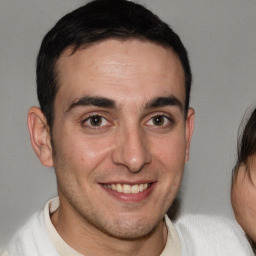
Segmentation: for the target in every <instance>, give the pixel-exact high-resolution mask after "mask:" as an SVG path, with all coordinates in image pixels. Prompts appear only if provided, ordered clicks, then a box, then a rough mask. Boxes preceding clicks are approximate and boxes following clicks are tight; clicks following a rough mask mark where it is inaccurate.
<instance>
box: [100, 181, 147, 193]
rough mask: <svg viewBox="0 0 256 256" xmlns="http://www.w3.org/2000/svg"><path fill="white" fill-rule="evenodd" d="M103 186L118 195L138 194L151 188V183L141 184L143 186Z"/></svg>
mask: <svg viewBox="0 0 256 256" xmlns="http://www.w3.org/2000/svg"><path fill="white" fill-rule="evenodd" d="M103 186H104V187H105V188H107V189H111V190H113V191H117V192H119V193H124V194H138V193H141V192H143V191H145V190H146V189H148V188H149V187H150V186H151V183H143V184H135V185H129V184H119V183H118V184H103Z"/></svg>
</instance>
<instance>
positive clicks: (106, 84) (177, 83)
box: [28, 40, 194, 255]
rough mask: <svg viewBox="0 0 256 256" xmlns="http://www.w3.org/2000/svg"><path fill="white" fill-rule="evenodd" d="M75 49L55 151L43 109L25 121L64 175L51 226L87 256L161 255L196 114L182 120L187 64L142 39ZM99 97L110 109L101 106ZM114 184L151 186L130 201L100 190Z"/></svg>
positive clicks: (65, 76)
mask: <svg viewBox="0 0 256 256" xmlns="http://www.w3.org/2000/svg"><path fill="white" fill-rule="evenodd" d="M71 52H72V49H67V50H66V51H65V52H64V53H63V54H62V55H61V57H60V59H59V60H58V63H57V73H58V82H59V84H60V89H59V91H58V93H57V95H56V100H55V107H54V108H55V109H54V111H55V120H54V125H53V131H52V136H53V137H52V140H53V145H51V140H50V133H49V128H48V126H47V122H46V120H45V117H44V116H43V114H42V113H41V111H40V109H38V108H35V107H33V108H31V109H30V111H29V115H28V126H29V130H30V134H31V142H32V146H33V148H34V150H35V152H36V154H37V155H38V157H39V159H40V160H41V162H42V164H44V165H45V166H52V165H53V166H54V168H55V171H56V175H57V181H58V194H59V197H60V207H59V209H58V210H57V211H56V212H54V214H53V215H52V216H51V219H52V222H53V224H54V226H55V227H56V229H57V231H58V232H59V234H60V235H61V237H62V238H63V239H64V240H65V241H66V242H67V243H68V244H69V245H70V246H72V247H73V248H74V249H75V250H77V251H79V252H80V253H82V254H85V255H132V254H133V253H136V255H160V253H161V252H162V250H163V249H164V247H165V243H166V239H167V229H166V226H165V223H164V220H163V217H164V214H165V213H166V212H167V210H168V208H169V206H170V205H171V203H172V202H173V200H174V198H175V196H176V194H177V191H178V189H179V187H180V183H181V180H182V175H183V170H184V165H185V162H186V161H188V158H189V145H190V139H191V136H192V132H193V125H194V110H193V109H189V111H188V115H187V116H184V103H185V83H184V72H183V69H182V66H181V63H180V61H179V59H178V57H177V56H176V55H175V54H174V53H173V51H172V50H170V49H166V48H163V47H161V46H159V45H156V44H153V43H150V42H145V41H139V40H128V41H122V42H121V41H117V40H107V41H104V42H101V43H98V44H94V45H93V46H90V47H87V48H85V49H80V50H78V51H77V52H76V53H74V54H73V55H72V54H71ZM95 97H98V98H99V97H100V98H104V101H106V100H105V99H108V100H107V103H108V104H105V105H104V104H103V105H104V106H102V104H101V106H95ZM88 98H89V99H90V100H91V99H93V100H91V103H92V101H93V104H89V105H88ZM156 98H161V99H163V98H164V99H165V100H160V102H161V104H159V101H158V103H157V101H156ZM84 99H86V100H84ZM166 99H168V100H166ZM170 99H171V100H170ZM109 100H111V104H112V105H111V104H109ZM85 102H86V104H85ZM97 104H98V103H97ZM97 104H96V105H97ZM95 115H96V116H97V118H98V120H99V118H100V121H101V123H100V122H98V123H97V124H99V123H100V125H99V126H95V123H93V121H95V119H94V118H93V117H91V116H95ZM97 118H96V119H97ZM96 121H97V120H96ZM117 183H120V184H130V185H135V184H144V183H150V184H151V186H150V187H149V188H148V189H146V190H145V191H143V192H142V193H138V194H128V195H127V194H124V193H119V192H113V190H111V189H107V188H105V187H104V186H103V184H117Z"/></svg>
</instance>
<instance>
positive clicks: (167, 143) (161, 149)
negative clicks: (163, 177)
mask: <svg viewBox="0 0 256 256" xmlns="http://www.w3.org/2000/svg"><path fill="white" fill-rule="evenodd" d="M182 135H184V134H172V135H170V136H168V137H165V138H162V139H161V140H158V141H156V142H154V143H153V146H152V147H153V148H154V150H153V154H154V155H155V156H156V157H157V159H158V160H159V161H160V162H161V163H162V164H163V165H164V166H166V168H167V169H172V170H173V171H175V170H174V169H177V171H179V170H180V168H183V167H184V164H185V152H186V142H185V136H182Z"/></svg>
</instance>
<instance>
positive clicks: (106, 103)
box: [66, 96, 116, 112]
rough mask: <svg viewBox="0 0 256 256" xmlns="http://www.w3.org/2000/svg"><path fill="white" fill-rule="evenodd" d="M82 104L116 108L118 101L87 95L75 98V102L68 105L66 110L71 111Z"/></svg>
mask: <svg viewBox="0 0 256 256" xmlns="http://www.w3.org/2000/svg"><path fill="white" fill-rule="evenodd" d="M82 106H96V107H102V108H116V103H115V102H114V101H113V100H111V99H108V98H103V97H93V96H85V97H82V98H78V99H75V100H74V101H73V103H72V104H71V105H70V106H69V107H68V109H67V111H66V112H69V111H70V110H71V109H73V108H75V107H82Z"/></svg>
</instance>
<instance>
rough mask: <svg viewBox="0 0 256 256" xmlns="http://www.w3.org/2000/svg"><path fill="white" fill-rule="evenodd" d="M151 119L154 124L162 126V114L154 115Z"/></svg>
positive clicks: (163, 118) (163, 119)
mask: <svg viewBox="0 0 256 256" xmlns="http://www.w3.org/2000/svg"><path fill="white" fill-rule="evenodd" d="M152 121H153V124H154V125H155V126H162V125H163V124H164V121H165V117H164V116H155V117H153V119H152Z"/></svg>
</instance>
